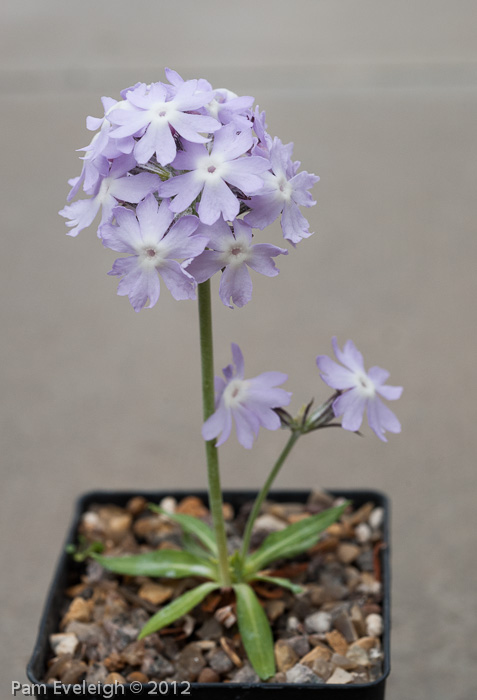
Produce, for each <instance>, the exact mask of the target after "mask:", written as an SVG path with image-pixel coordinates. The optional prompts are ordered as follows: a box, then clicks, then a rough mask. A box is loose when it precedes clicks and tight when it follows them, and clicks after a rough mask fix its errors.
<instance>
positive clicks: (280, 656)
mask: <svg viewBox="0 0 477 700" xmlns="http://www.w3.org/2000/svg"><path fill="white" fill-rule="evenodd" d="M274 651H275V661H276V663H277V668H278V670H279V671H288V670H289V669H290V668H292V667H293V666H294V665H295V664H296V663H297V662H298V654H297V653H296V652H295V651H294V650H293V649H292V647H291V646H290V645H289V644H288V643H287V640H286V639H279V640H278V641H277V642H276V643H275V648H274Z"/></svg>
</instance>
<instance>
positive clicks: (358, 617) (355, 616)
mask: <svg viewBox="0 0 477 700" xmlns="http://www.w3.org/2000/svg"><path fill="white" fill-rule="evenodd" d="M350 616H351V622H352V623H353V626H354V628H355V630H356V633H357V635H358V637H364V635H365V634H366V626H365V624H364V615H363V613H362V611H361V608H360V607H359V605H353V607H352V608H351V611H350Z"/></svg>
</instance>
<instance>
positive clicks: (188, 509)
mask: <svg viewBox="0 0 477 700" xmlns="http://www.w3.org/2000/svg"><path fill="white" fill-rule="evenodd" d="M176 513H182V514H183V515H193V516H194V517H195V518H202V517H204V516H206V515H208V514H209V511H208V510H207V508H206V507H205V506H204V504H203V503H202V501H201V499H200V498H197V496H186V497H185V498H183V499H182V501H180V503H179V504H178V506H177V510H176Z"/></svg>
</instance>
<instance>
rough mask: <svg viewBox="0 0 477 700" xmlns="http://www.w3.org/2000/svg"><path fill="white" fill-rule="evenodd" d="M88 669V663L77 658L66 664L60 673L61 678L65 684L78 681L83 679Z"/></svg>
mask: <svg viewBox="0 0 477 700" xmlns="http://www.w3.org/2000/svg"><path fill="white" fill-rule="evenodd" d="M87 671H88V667H87V665H86V664H85V663H84V661H78V660H77V659H72V660H71V661H70V663H69V664H68V665H67V666H65V667H64V668H63V670H62V672H61V673H60V680H61V682H62V683H63V685H69V684H70V683H71V684H74V683H78V681H80V680H82V679H83V678H84V676H85V675H86V673H87Z"/></svg>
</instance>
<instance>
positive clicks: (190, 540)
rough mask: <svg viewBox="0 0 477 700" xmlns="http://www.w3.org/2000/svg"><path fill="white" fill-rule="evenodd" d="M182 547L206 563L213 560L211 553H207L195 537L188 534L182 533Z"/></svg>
mask: <svg viewBox="0 0 477 700" xmlns="http://www.w3.org/2000/svg"><path fill="white" fill-rule="evenodd" d="M182 546H183V548H184V549H185V551H186V552H189V553H190V554H194V555H195V556H196V557H200V558H201V559H205V560H206V561H211V559H212V555H211V553H210V552H207V551H206V550H205V549H204V547H203V546H202V545H201V544H200V542H197V540H196V539H195V537H192V535H189V533H188V532H183V533H182Z"/></svg>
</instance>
